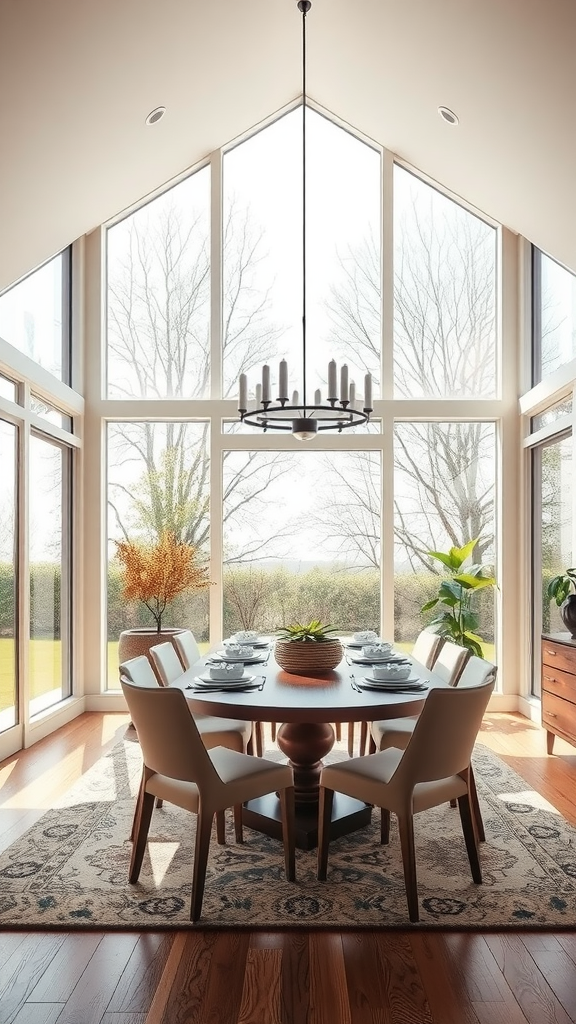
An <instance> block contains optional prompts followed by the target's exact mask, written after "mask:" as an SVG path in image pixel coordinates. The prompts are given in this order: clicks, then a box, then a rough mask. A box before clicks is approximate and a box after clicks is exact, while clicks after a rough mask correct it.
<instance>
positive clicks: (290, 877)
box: [278, 786, 296, 882]
mask: <svg viewBox="0 0 576 1024" xmlns="http://www.w3.org/2000/svg"><path fill="white" fill-rule="evenodd" d="M278 796H279V797H280V811H281V815H282V838H283V840H284V865H285V869H286V879H287V881H288V882H293V881H294V880H295V878H296V842H295V827H294V814H295V804H294V786H287V787H286V789H281V790H280V792H279V794H278Z"/></svg>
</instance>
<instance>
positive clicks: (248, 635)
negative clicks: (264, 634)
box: [232, 629, 259, 644]
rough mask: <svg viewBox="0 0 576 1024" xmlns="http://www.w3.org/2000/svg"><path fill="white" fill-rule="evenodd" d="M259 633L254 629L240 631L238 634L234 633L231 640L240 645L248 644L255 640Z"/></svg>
mask: <svg viewBox="0 0 576 1024" xmlns="http://www.w3.org/2000/svg"><path fill="white" fill-rule="evenodd" d="M258 636H259V633H258V632H257V630H255V629H240V630H239V631H238V633H234V636H233V637H232V640H235V641H236V643H240V644H249V643H250V641H251V640H257V639H258Z"/></svg>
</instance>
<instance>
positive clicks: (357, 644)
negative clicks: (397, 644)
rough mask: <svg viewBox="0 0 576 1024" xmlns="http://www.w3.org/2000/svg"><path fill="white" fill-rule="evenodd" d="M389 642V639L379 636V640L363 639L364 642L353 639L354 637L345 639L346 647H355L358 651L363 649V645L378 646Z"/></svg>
mask: <svg viewBox="0 0 576 1024" xmlns="http://www.w3.org/2000/svg"><path fill="white" fill-rule="evenodd" d="M389 643H390V641H389V640H383V639H382V637H379V638H378V639H377V640H362V642H360V641H359V640H352V638H350V640H344V644H345V646H346V647H353V648H354V649H355V650H358V651H359V650H361V648H362V647H377V646H378V644H389ZM390 647H392V644H390Z"/></svg>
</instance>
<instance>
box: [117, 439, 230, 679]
mask: <svg viewBox="0 0 576 1024" xmlns="http://www.w3.org/2000/svg"><path fill="white" fill-rule="evenodd" d="M209 452H210V446H209V434H208V425H207V424H206V423H110V424H108V687H109V688H111V689H118V685H119V684H118V640H119V637H120V633H121V632H122V631H123V630H125V629H134V628H141V627H144V626H151V627H154V618H153V615H152V614H151V611H150V610H149V608H147V607H146V605H145V604H144V602H143V601H137V600H135V601H131V602H127V601H126V600H125V599H124V597H123V594H122V590H123V572H122V566H121V563H120V561H119V559H118V557H117V548H116V544H115V541H126V540H127V541H131V542H135V543H137V542H139V541H141V542H143V543H145V544H151V543H154V542H156V541H157V540H158V539H159V538H160V537H161V536H162V534H163V533H164V532H168V533H170V534H173V535H174V537H175V538H176V539H177V541H178V542H180V543H186V544H191V545H193V547H194V549H195V552H196V559H197V562H198V563H199V564H202V565H205V564H206V562H207V560H208V557H209V541H210V537H209V495H208V486H209V471H210V462H209ZM161 624H162V626H166V627H174V626H176V627H180V626H185V627H186V628H187V629H191V630H192V632H193V633H194V636H195V637H196V640H197V641H198V642H199V643H205V642H207V641H208V638H209V594H208V591H207V590H199V591H188V592H186V593H183V594H181V595H180V596H179V597H177V598H176V599H175V600H174V601H172V602H171V603H170V604H169V605H167V607H166V610H165V612H164V614H163V616H162V620H161Z"/></svg>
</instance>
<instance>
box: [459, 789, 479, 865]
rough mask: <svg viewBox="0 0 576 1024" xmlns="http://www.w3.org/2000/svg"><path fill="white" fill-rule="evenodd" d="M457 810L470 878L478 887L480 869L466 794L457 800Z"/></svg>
mask: <svg viewBox="0 0 576 1024" xmlns="http://www.w3.org/2000/svg"><path fill="white" fill-rule="evenodd" d="M458 810H459V811H460V821H461V822H462V832H463V833H464V842H465V843H466V850H467V852H468V860H469V861H470V870H471V872H472V878H473V879H474V881H475V882H476V884H477V885H480V883H481V882H482V869H481V867H480V858H479V856H478V845H477V843H476V830H475V828H474V821H473V818H472V807H471V804H470V797H469V795H468V794H466V793H465V794H464V796H461V797H459V798H458Z"/></svg>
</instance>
